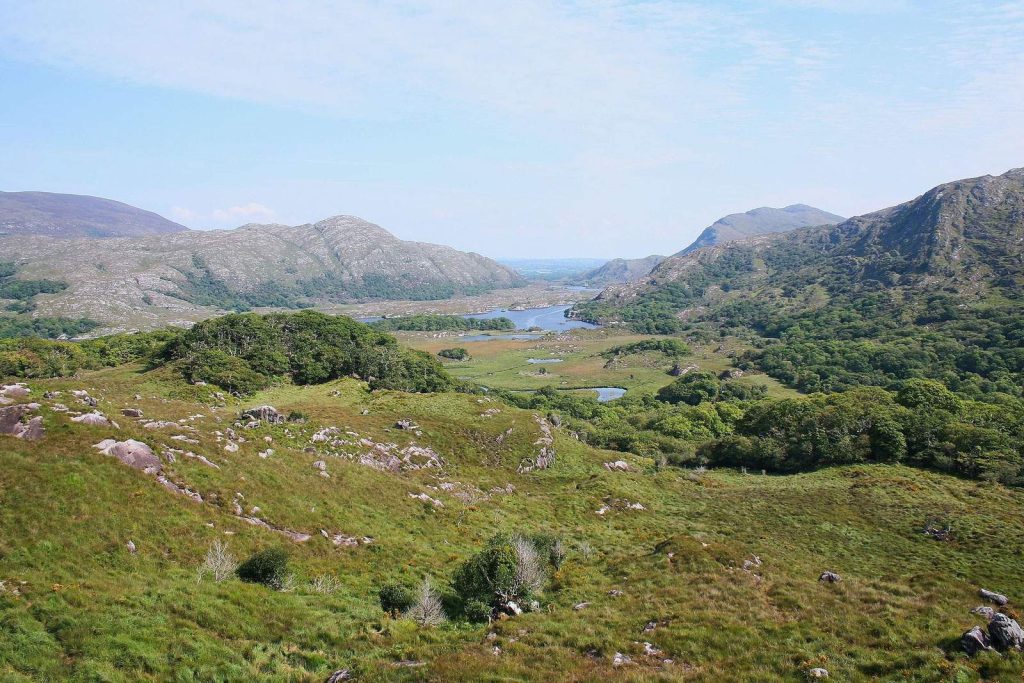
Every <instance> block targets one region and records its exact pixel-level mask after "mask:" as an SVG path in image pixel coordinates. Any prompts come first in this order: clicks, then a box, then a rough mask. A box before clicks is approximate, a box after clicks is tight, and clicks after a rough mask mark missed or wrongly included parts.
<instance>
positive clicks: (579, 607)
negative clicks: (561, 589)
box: [572, 602, 590, 612]
mask: <svg viewBox="0 0 1024 683" xmlns="http://www.w3.org/2000/svg"><path fill="white" fill-rule="evenodd" d="M588 607H590V603H589V602H578V603H576V604H575V605H573V606H572V608H573V609H574V610H576V611H577V612H579V611H580V610H585V609H586V608H588Z"/></svg>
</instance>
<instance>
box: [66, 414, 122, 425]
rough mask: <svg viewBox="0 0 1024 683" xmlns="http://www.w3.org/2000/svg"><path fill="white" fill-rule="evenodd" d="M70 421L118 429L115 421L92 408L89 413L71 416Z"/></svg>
mask: <svg viewBox="0 0 1024 683" xmlns="http://www.w3.org/2000/svg"><path fill="white" fill-rule="evenodd" d="M71 421H72V422H78V423H79V424H84V425H94V426H97V427H113V428H115V429H120V427H118V426H117V424H116V423H114V422H111V421H110V420H109V419H107V416H106V415H104V414H103V413H101V412H99V411H98V410H94V411H93V412H91V413H83V414H82V415H79V416H78V417H73V418H71Z"/></svg>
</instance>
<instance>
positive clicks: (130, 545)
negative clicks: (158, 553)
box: [124, 539, 138, 555]
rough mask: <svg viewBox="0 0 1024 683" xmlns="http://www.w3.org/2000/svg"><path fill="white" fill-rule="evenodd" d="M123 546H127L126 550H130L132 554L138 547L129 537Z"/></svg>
mask: <svg viewBox="0 0 1024 683" xmlns="http://www.w3.org/2000/svg"><path fill="white" fill-rule="evenodd" d="M124 547H125V548H127V549H128V552H130V553H131V554H132V555H134V554H135V553H136V552H138V548H136V547H135V543H134V542H133V541H132V540H131V539H129V540H128V542H127V543H125V544H124Z"/></svg>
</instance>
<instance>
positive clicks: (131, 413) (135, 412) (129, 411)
mask: <svg viewBox="0 0 1024 683" xmlns="http://www.w3.org/2000/svg"><path fill="white" fill-rule="evenodd" d="M121 414H122V415H124V416H125V417H142V411H141V410H139V409H138V408H122V409H121Z"/></svg>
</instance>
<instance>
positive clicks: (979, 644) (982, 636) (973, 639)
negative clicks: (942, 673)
mask: <svg viewBox="0 0 1024 683" xmlns="http://www.w3.org/2000/svg"><path fill="white" fill-rule="evenodd" d="M960 645H961V646H963V648H964V652H966V653H967V654H968V655H969V656H971V657H973V656H974V655H976V654H978V653H979V652H982V651H984V650H991V649H992V643H991V641H990V640H989V639H988V635H986V633H985V631H983V630H982V628H981V627H980V626H975V627H974V628H972V629H970V630H967V631H964V634H963V635H962V636H960Z"/></svg>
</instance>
